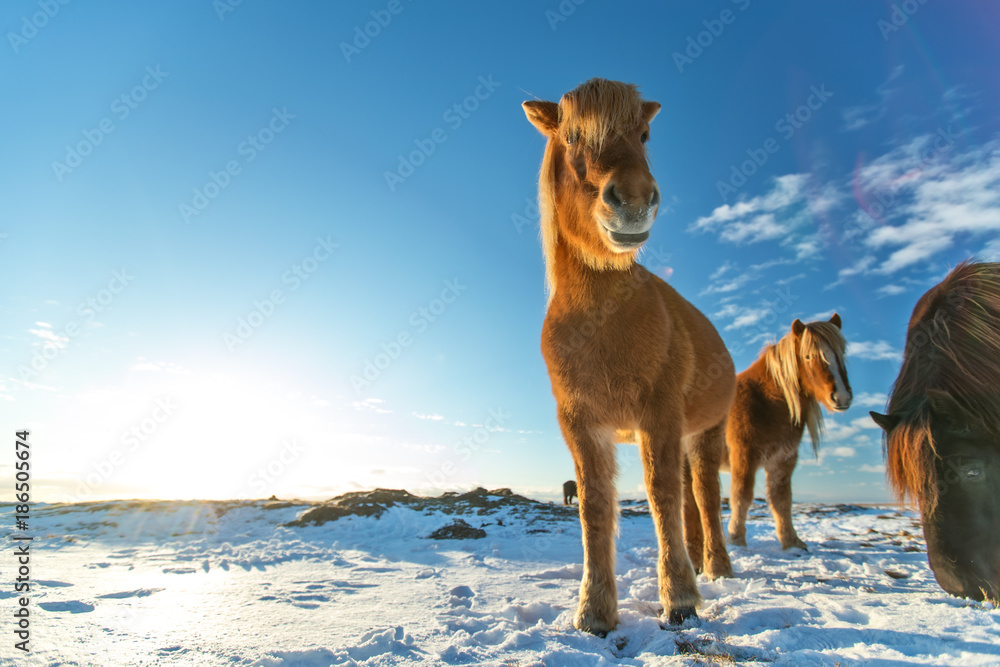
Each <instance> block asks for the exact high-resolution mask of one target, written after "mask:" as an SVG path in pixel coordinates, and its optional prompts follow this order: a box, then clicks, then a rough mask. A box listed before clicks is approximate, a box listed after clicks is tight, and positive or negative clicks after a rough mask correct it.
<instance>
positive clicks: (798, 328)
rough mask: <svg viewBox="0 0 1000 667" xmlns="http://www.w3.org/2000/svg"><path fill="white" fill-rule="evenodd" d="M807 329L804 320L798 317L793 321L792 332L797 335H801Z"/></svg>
mask: <svg viewBox="0 0 1000 667" xmlns="http://www.w3.org/2000/svg"><path fill="white" fill-rule="evenodd" d="M805 330H806V325H804V324H802V320H800V319H799V318H797V317H796V318H795V321H794V322H792V333H793V334H795V335H796V336H801V335H802V332H803V331H805Z"/></svg>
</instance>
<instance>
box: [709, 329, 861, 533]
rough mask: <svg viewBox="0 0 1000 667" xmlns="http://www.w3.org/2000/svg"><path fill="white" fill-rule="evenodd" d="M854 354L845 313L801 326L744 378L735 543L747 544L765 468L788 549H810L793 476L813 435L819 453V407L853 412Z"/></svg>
mask: <svg viewBox="0 0 1000 667" xmlns="http://www.w3.org/2000/svg"><path fill="white" fill-rule="evenodd" d="M846 348H847V341H845V340H844V335H843V334H842V333H841V332H840V315H838V314H837V313H834V314H833V317H831V318H830V321H829V322H810V323H809V324H803V323H802V322H801V321H800V320H795V321H794V322H792V330H791V332H790V333H788V334H786V335H785V337H784V338H782V339H781V340H779V341H778V342H777V343H775V344H773V345H768V346H767V347H766V348H764V351H763V352H762V353H761V355H760V358H758V359H757V361H755V362H754V363H753V364H751V366H750V367H749V368H748V369H746V370H745V371H743V372H742V373H740V374H739V375H737V376H736V401H735V402H734V403H733V407H732V409H731V410H730V411H729V423H728V425H727V426H726V442H727V444H728V445H729V462H728V463H729V471H730V473H731V475H732V484H731V486H730V493H729V502H730V504H731V508H732V513H731V514H730V517H729V543H730V544H738V545H740V546H746V544H747V539H746V534H747V529H746V519H747V510H749V509H750V504H751V503H752V502H753V486H754V477H755V476H756V473H757V469H758V468H761V467H762V468H764V470H765V471H766V472H767V501H768V504H769V505H770V506H771V514H773V515H774V524H775V531H776V532H777V533H778V539H779V540H781V548H782V549H790V548H792V547H799V548H800V549H805V548H806V543H805V542H803V541H802V540H800V539H799V536H798V535H796V533H795V527H794V526H792V472H793V471H794V470H795V464H796V462H797V461H798V460H799V442H801V440H802V434H803V433H804V432H805V431H806V430H808V431H809V437H810V439H811V440H812V446H813V452H816V451H818V449H819V439H820V433H821V432H822V429H823V413H822V411H821V410H820V407H819V404H820V403H823V405H825V406H826V407H827V409H828V410H831V411H833V412H841V411H843V410H846V409H847V408H849V407H850V406H851V398H852V396H851V385H850V384H849V383H848V381H847V367H846V366H845V364H844V354H845V351H846Z"/></svg>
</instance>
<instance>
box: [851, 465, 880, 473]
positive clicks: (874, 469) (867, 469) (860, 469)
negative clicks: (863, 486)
mask: <svg viewBox="0 0 1000 667" xmlns="http://www.w3.org/2000/svg"><path fill="white" fill-rule="evenodd" d="M858 472H877V473H884V472H885V466H884V465H882V464H881V463H880V464H878V465H872V464H870V463H862V464H861V465H860V466H858Z"/></svg>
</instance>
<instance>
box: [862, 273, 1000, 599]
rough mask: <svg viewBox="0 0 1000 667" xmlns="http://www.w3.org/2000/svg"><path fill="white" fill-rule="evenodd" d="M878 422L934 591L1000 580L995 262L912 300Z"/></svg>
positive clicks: (986, 594)
mask: <svg viewBox="0 0 1000 667" xmlns="http://www.w3.org/2000/svg"><path fill="white" fill-rule="evenodd" d="M887 413H888V414H884V415H882V414H878V413H877V412H872V413H871V415H872V418H873V419H874V420H875V422H876V423H877V424H878V425H879V426H881V427H882V428H883V429H884V430H885V438H884V439H885V460H886V473H887V475H888V478H889V482H890V484H891V485H892V488H893V490H894V491H895V492H896V495H897V496H898V497H900V498H901V499H906V498H907V497H909V498H913V499H915V500H916V501H917V503H918V504H919V506H920V516H921V521H922V522H923V527H924V538H925V539H926V540H927V559H928V561H930V566H931V569H932V570H933V571H934V576H935V577H936V578H937V581H938V583H939V584H940V585H941V587H942V588H943V589H945V590H946V591H948V592H949V593H951V594H952V595H956V596H959V597H970V598H973V599H976V600H994V601H995V600H996V599H997V590H998V587H1000V264H988V263H977V262H971V261H969V262H964V263H962V264H960V265H958V266H957V267H956V268H955V270H954V271H952V272H951V273H950V274H949V275H948V277H946V278H945V279H944V280H943V281H941V283H939V284H938V285H936V286H935V287H933V288H931V290H930V291H928V292H927V293H926V294H924V295H923V296H922V297H921V298H920V300H919V301H918V302H917V305H916V307H915V308H914V309H913V315H912V316H911V317H910V325H909V329H908V331H907V334H906V349H905V351H904V353H903V364H902V367H901V368H900V370H899V377H897V378H896V382H895V384H894V385H893V387H892V392H891V394H890V396H889V404H888V409H887Z"/></svg>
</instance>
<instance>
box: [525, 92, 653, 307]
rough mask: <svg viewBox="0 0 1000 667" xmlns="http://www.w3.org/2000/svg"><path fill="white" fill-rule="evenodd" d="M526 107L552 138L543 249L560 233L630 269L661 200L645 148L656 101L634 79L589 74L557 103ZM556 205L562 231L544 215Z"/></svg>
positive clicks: (601, 263) (598, 262)
mask: <svg viewBox="0 0 1000 667" xmlns="http://www.w3.org/2000/svg"><path fill="white" fill-rule="evenodd" d="M523 107H524V112H525V114H526V115H527V117H528V120H529V121H531V123H532V124H533V125H534V126H535V127H536V128H538V129H539V130H540V131H541V132H542V134H544V135H545V136H546V137H548V140H549V142H548V146H547V147H546V151H545V158H544V160H543V164H542V172H543V173H542V179H541V183H542V185H541V187H540V193H539V194H540V197H539V199H540V206H541V208H542V216H543V223H542V224H543V229H542V237H543V242H545V244H546V246H547V247H546V251H547V252H548V251H554V246H555V244H556V242H557V241H556V235H560V236H565V237H566V238H567V241H568V242H569V243H570V244H571V245H572V246H574V247H575V249H577V250H579V251H582V254H583V256H584V258H585V259H586V261H588V262H589V263H590V264H592V265H594V266H596V267H597V268H604V267H618V266H623V262H625V264H624V266H627V265H628V264H629V263H631V261H632V260H633V259H634V256H635V252H636V251H637V250H638V249H639V247H640V246H642V244H643V243H644V242H645V241H646V239H647V238H649V230H650V229H651V228H652V226H653V220H654V219H655V218H656V213H657V209H658V207H659V203H660V190H659V188H658V187H657V185H656V181H655V180H654V179H653V176H652V174H650V171H649V163H648V162H647V160H646V148H645V146H644V144H645V143H646V141H647V140H648V139H649V123H650V122H651V121H652V120H653V118H654V117H655V116H656V114H657V112H659V110H660V105H659V103H657V102H645V101H643V100H642V99H641V98H640V97H639V92H638V90H637V89H636V87H635V86H634V85H632V84H626V83H620V82H617V81H607V80H604V79H591V80H590V81H587V82H586V83H584V84H583V85H581V86H580V87H579V88H576V89H575V90H572V91H570V92H568V93H566V94H565V95H563V97H562V99H561V100H560V101H559V103H558V104H556V103H554V102H542V101H529V102H525V103H524V104H523ZM556 207H558V209H559V211H560V212H565V213H564V214H562V215H561V219H560V220H559V221H558V223H557V222H556V221H555V220H551V219H550V222H551V224H552V225H556V224H558V226H559V227H558V230H556V229H549V230H547V229H546V228H545V224H546V220H545V218H546V215H548V216H549V218H551V217H552V216H553V215H554V210H555V208H556ZM550 278H551V276H550ZM550 287H554V286H551V285H550Z"/></svg>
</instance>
